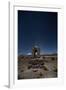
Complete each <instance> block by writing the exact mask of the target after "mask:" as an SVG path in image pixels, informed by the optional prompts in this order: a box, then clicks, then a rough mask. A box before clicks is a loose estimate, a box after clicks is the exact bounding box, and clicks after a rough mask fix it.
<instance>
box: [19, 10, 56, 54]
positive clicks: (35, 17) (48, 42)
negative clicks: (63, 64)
mask: <svg viewBox="0 0 66 90" xmlns="http://www.w3.org/2000/svg"><path fill="white" fill-rule="evenodd" d="M35 45H37V46H38V47H39V48H40V51H41V54H46V53H57V13H56V12H37V11H21V10H19V11H18V54H23V55H25V54H28V53H31V52H32V47H33V46H35Z"/></svg>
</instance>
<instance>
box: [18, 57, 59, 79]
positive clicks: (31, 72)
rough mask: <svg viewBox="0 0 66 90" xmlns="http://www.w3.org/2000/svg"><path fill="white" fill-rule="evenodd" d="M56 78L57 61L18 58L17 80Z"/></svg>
mask: <svg viewBox="0 0 66 90" xmlns="http://www.w3.org/2000/svg"><path fill="white" fill-rule="evenodd" d="M55 77H57V59H49V60H48V59H46V58H41V57H39V58H32V57H30V56H20V57H18V79H19V80H20V79H32V78H55Z"/></svg>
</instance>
